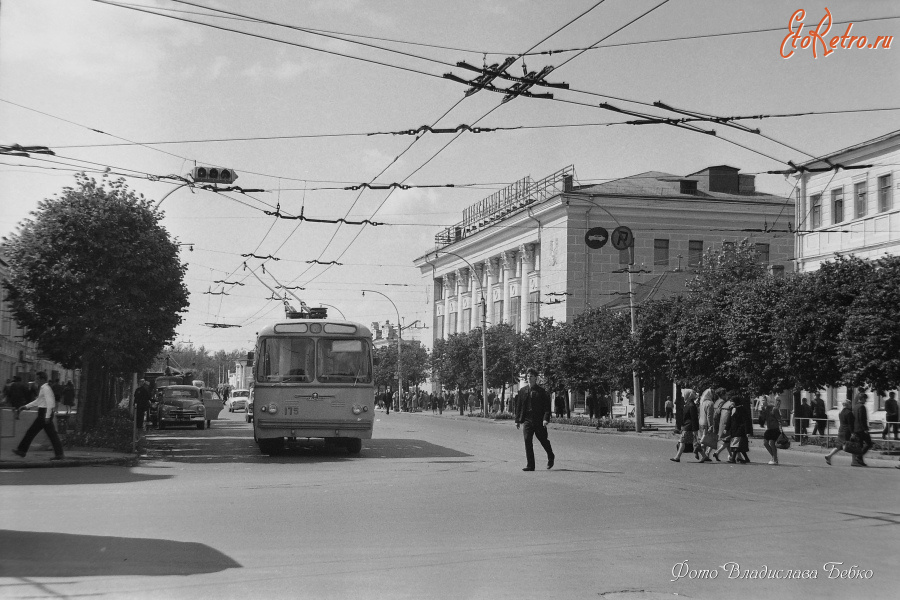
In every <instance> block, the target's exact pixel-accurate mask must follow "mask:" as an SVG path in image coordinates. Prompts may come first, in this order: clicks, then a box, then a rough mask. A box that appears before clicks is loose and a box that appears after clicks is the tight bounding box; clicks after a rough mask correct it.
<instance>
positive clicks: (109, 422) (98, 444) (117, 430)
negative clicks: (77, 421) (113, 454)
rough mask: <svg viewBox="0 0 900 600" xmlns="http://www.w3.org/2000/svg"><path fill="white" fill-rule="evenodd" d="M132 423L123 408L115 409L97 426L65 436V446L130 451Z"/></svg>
mask: <svg viewBox="0 0 900 600" xmlns="http://www.w3.org/2000/svg"><path fill="white" fill-rule="evenodd" d="M133 431H134V429H133V421H132V419H131V413H130V412H129V411H128V409H125V408H115V409H113V410H112V411H110V412H109V413H107V414H105V415H103V416H102V417H100V419H99V420H98V421H97V424H96V425H95V426H94V427H92V428H91V429H88V430H86V431H76V432H75V433H70V434H68V435H67V436H66V446H68V447H70V448H71V447H73V446H81V447H87V448H108V449H110V450H115V451H117V452H131V451H132V436H133Z"/></svg>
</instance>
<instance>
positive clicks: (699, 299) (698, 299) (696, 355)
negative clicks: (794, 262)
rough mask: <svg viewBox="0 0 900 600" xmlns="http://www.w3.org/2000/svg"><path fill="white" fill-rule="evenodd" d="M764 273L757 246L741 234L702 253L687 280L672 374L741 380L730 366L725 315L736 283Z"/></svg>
mask: <svg viewBox="0 0 900 600" xmlns="http://www.w3.org/2000/svg"><path fill="white" fill-rule="evenodd" d="M765 274H766V267H765V265H763V264H761V263H760V262H759V261H758V256H757V252H756V248H755V247H754V246H753V245H752V244H751V243H750V242H749V241H748V240H746V239H744V240H742V241H741V242H739V243H738V244H735V245H734V246H731V247H725V248H721V249H719V250H712V249H711V250H708V251H707V252H706V253H705V254H704V255H703V260H702V261H701V264H700V266H699V267H698V269H697V275H696V277H694V279H693V280H691V281H689V282H688V290H689V293H688V296H687V297H686V298H685V299H684V306H683V307H682V308H683V310H682V312H681V318H680V319H679V323H678V328H677V334H676V344H675V346H676V352H677V356H676V357H675V358H674V360H673V361H672V363H673V365H674V367H675V376H676V378H678V379H680V380H681V381H682V382H683V383H686V384H688V385H690V386H693V387H701V386H714V387H719V386H721V387H725V388H728V389H736V388H737V387H738V386H739V385H740V383H741V382H740V378H739V377H738V376H737V375H736V373H734V372H733V370H732V366H731V354H730V351H729V348H728V342H727V340H726V337H725V325H726V322H725V320H726V319H727V315H728V314H729V311H730V304H731V302H732V300H733V298H734V297H735V295H736V294H737V293H738V291H737V290H738V288H740V287H741V286H742V285H743V284H744V283H745V282H749V281H753V280H756V279H759V278H760V277H763V276H764V275H765Z"/></svg>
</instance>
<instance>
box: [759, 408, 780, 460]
mask: <svg viewBox="0 0 900 600" xmlns="http://www.w3.org/2000/svg"><path fill="white" fill-rule="evenodd" d="M780 407H781V399H778V398H777V399H776V400H775V404H766V405H765V406H764V407H763V408H762V410H761V411H760V413H759V424H760V426H761V427H762V426H765V428H766V432H765V433H764V434H763V445H764V446H765V447H766V450H767V451H768V452H769V454H770V455H771V456H772V460H770V461H769V464H770V465H777V464H778V448H777V447H776V446H775V441H776V440H777V439H778V436H780V435H781V422H780V421H779V419H778V409H779V408H780Z"/></svg>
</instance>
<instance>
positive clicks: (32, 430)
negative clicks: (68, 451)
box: [13, 371, 65, 460]
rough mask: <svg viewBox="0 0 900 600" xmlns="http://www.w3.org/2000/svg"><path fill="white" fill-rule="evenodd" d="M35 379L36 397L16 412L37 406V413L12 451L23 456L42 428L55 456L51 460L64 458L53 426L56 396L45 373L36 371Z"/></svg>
mask: <svg viewBox="0 0 900 600" xmlns="http://www.w3.org/2000/svg"><path fill="white" fill-rule="evenodd" d="M35 379H36V382H37V385H38V386H40V387H39V389H38V396H37V398H35V400H34V401H32V402H29V403H28V404H26V405H25V406H20V407H19V408H18V409H16V412H17V414H18V413H20V412H22V411H23V410H25V409H26V408H37V409H38V414H37V416H36V417H35V418H34V422H33V423H32V424H31V427H29V428H28V431H26V432H25V436H24V437H23V438H22V441H21V442H19V447H18V448H15V449H13V452H14V453H15V454H17V455H18V456H21V457H22V458H25V455H26V454H27V453H28V448H29V446H31V442H32V441H33V440H34V438H35V436H36V435H37V434H38V433H40V432H41V430H43V431H44V433H46V434H47V437H48V438H49V439H50V443H51V444H53V452H54V454H55V456H54V457H53V458H52V459H51V460H62V459H63V458H65V456H63V447H62V443H61V442H60V441H59V436H58V435H56V429H55V428H54V427H53V413H55V412H56V398H55V397H54V396H53V390H52V389H51V388H50V384H48V383H47V374H46V373H44V372H43V371H38V373H37V375H35Z"/></svg>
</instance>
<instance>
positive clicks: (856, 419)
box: [825, 392, 900, 468]
mask: <svg viewBox="0 0 900 600" xmlns="http://www.w3.org/2000/svg"><path fill="white" fill-rule="evenodd" d="M867 399H868V396H867V395H866V394H865V393H864V392H858V393H857V394H856V395H855V396H854V397H853V402H852V403H851V402H850V400H844V402H843V403H842V408H841V412H840V413H839V414H838V423H839V425H838V445H837V446H835V447H834V448H832V450H831V452H829V453H828V454H826V455H825V462H827V463H828V464H829V465H830V464H831V459H832V458H833V457H834V455H835V454H837V453H838V452H840V451H841V450H843V451H844V452H848V453H849V454H850V456H851V459H850V465H851V466H854V467H867V466H868V465H867V464H866V461H865V459H864V458H863V457H864V456H865V455H866V453H867V452H868V451H869V450H870V449H871V448H872V446H874V445H875V444H874V443H873V442H872V436H871V435H870V434H869V411H868V410H867V409H866V400H867ZM898 468H900V467H898Z"/></svg>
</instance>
